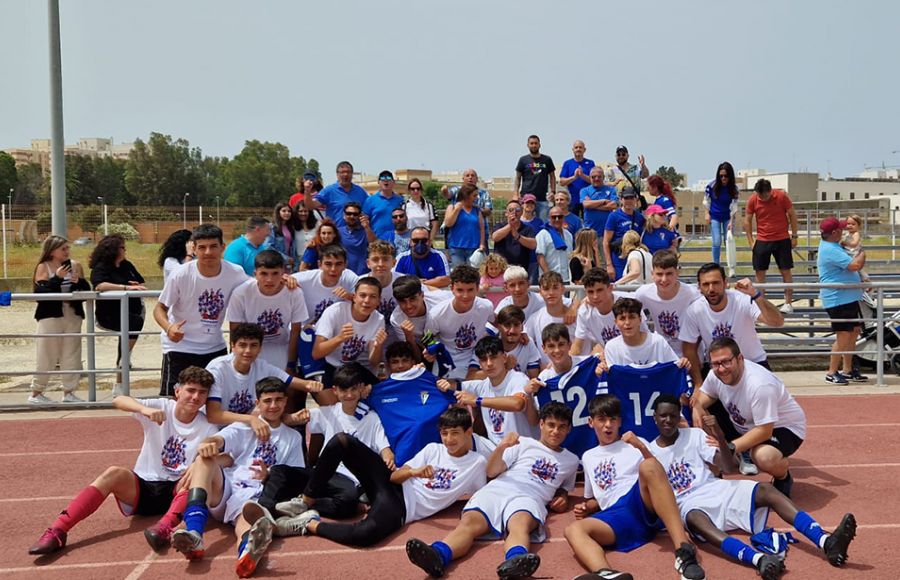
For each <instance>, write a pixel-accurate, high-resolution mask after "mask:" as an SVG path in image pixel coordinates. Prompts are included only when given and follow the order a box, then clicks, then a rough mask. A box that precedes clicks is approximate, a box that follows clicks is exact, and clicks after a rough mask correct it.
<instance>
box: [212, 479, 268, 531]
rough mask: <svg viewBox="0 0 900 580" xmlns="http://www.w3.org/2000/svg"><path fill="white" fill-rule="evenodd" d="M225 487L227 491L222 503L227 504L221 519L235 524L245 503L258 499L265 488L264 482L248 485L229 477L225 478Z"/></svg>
mask: <svg viewBox="0 0 900 580" xmlns="http://www.w3.org/2000/svg"><path fill="white" fill-rule="evenodd" d="M225 488H226V490H227V491H225V492H224V493H223V497H222V502H220V503H222V504H224V505H225V507H224V509H223V510H222V519H221V521H222V522H224V523H226V524H234V522H235V521H236V520H237V519H238V516H240V515H241V511H242V510H243V509H244V504H245V503H247V502H248V501H251V500H255V499H257V498H258V497H259V496H260V495H261V494H262V489H263V487H262V484H259V485H249V486H248V485H246V484H244V483H243V482H237V481H231V480H230V479H228V478H225ZM217 507H218V506H217Z"/></svg>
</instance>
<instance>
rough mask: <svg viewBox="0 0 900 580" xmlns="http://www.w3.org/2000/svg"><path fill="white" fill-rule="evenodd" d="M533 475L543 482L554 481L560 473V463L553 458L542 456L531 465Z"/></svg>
mask: <svg viewBox="0 0 900 580" xmlns="http://www.w3.org/2000/svg"><path fill="white" fill-rule="evenodd" d="M531 475H533V476H534V477H536V478H537V479H538V480H540V481H541V482H543V483H547V482H550V481H553V480H554V479H556V476H557V475H559V464H558V463H556V462H555V461H553V460H552V459H548V458H546V457H542V458H540V459H538V460H537V461H535V462H534V464H533V465H532V466H531Z"/></svg>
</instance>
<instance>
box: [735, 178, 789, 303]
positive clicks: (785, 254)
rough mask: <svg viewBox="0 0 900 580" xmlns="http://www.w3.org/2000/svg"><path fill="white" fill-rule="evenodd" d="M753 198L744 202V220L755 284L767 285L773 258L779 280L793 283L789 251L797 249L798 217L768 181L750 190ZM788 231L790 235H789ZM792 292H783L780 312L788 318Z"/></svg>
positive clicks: (758, 182)
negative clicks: (754, 220)
mask: <svg viewBox="0 0 900 580" xmlns="http://www.w3.org/2000/svg"><path fill="white" fill-rule="evenodd" d="M753 192H754V193H753V195H751V196H750V199H749V200H748V201H747V216H746V217H745V218H744V231H745V232H747V242H748V243H749V244H750V247H751V248H752V249H753V270H754V271H756V282H757V283H759V284H762V283H764V282H765V281H766V272H767V271H768V269H769V264H770V263H771V261H772V257H773V256H774V257H775V263H776V264H777V265H778V269H779V270H780V271H781V278H782V280H784V282H785V283H786V284H790V283H791V282H792V281H793V276H792V274H791V269H792V268H793V267H794V258H793V256H792V251H793V249H794V248H796V247H797V213H796V212H795V211H794V204H793V203H791V198H790V197H788V194H787V192H786V191H784V190H781V189H774V190H773V189H772V184H771V183H770V182H769V180H768V179H760V180H759V181H757V182H756V185H755V186H754V187H753ZM754 216H755V217H756V238H755V239H754V237H753V231H754V230H753V218H754ZM788 227H790V233H789V232H788ZM793 294H794V292H793V290H790V289H787V290H785V291H784V304H782V306H781V311H782V312H783V313H785V314H790V313H792V312H793V311H794V307H793V306H792V305H791V302H793V298H794V296H793Z"/></svg>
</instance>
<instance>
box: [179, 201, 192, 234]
mask: <svg viewBox="0 0 900 580" xmlns="http://www.w3.org/2000/svg"><path fill="white" fill-rule="evenodd" d="M189 195H190V193H185V194H184V197H183V198H182V199H181V229H184V230H186V229H187V198H188V196H189Z"/></svg>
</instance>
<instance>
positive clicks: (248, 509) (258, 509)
mask: <svg viewBox="0 0 900 580" xmlns="http://www.w3.org/2000/svg"><path fill="white" fill-rule="evenodd" d="M241 516H242V517H243V518H244V521H245V522H247V523H248V524H250V525H253V524H255V523H256V522H257V520H259V519H260V518H265V519H267V520H269V523H272V524H274V523H275V518H273V517H272V514H270V513H269V510H267V509H266V508H264V507H263V506H262V505H260V504H259V503H258V502H255V501H252V500H251V501H248V502H247V503H245V504H244V507H243V508H241Z"/></svg>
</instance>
